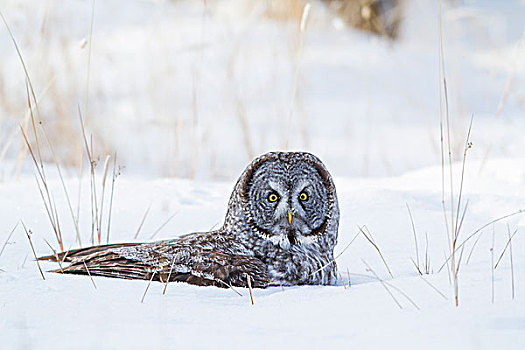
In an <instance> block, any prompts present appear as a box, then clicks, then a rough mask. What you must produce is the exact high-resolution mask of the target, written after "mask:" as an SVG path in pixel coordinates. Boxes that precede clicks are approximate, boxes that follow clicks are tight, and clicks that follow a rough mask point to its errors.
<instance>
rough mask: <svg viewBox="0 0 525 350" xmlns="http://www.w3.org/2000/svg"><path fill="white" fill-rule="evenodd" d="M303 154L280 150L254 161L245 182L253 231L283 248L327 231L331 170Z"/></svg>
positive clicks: (331, 201) (304, 242) (330, 199)
mask: <svg viewBox="0 0 525 350" xmlns="http://www.w3.org/2000/svg"><path fill="white" fill-rule="evenodd" d="M298 155H301V157H299V156H298ZM302 155H304V153H280V154H279V155H278V156H276V157H275V159H266V161H265V162H264V163H262V164H260V165H257V164H256V165H254V169H253V171H252V172H251V174H250V175H251V176H250V177H249V180H248V181H247V183H246V186H245V191H244V198H243V199H244V200H245V203H246V208H247V216H248V222H249V224H250V226H251V227H252V229H253V231H254V232H255V233H256V234H258V235H259V236H260V237H262V238H264V239H267V240H269V241H271V242H273V243H274V244H276V245H278V246H280V247H281V248H283V249H289V248H290V247H292V246H294V245H299V244H309V243H312V242H315V241H316V240H317V239H318V238H319V237H321V236H322V235H323V234H324V233H325V231H326V227H327V224H328V221H329V219H330V213H331V210H332V207H331V203H333V200H332V198H333V195H334V194H333V186H332V183H331V179H330V178H329V177H328V176H329V175H328V172H327V171H326V169H324V166H322V164H320V162H319V163H316V162H314V161H312V160H311V159H309V158H306V159H305V157H304V156H302ZM312 157H313V156H312Z"/></svg>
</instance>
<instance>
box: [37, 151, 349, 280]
mask: <svg viewBox="0 0 525 350" xmlns="http://www.w3.org/2000/svg"><path fill="white" fill-rule="evenodd" d="M338 225H339V207H338V202H337V195H336V191H335V186H334V183H333V180H332V177H331V175H330V173H329V172H328V170H327V169H326V168H325V166H324V165H323V163H322V162H321V161H320V160H319V159H318V158H317V157H315V156H314V155H312V154H310V153H306V152H271V153H267V154H264V155H262V156H260V157H258V158H256V159H255V160H253V161H252V163H251V164H250V165H248V167H247V168H246V169H245V170H244V172H243V173H242V175H241V176H240V178H239V180H238V181H237V183H236V184H235V187H234V189H233V192H232V195H231V197H230V201H229V203H228V211H227V213H226V218H225V221H224V225H223V226H222V227H221V228H220V229H218V230H216V231H211V232H202V233H192V234H187V235H184V236H181V237H178V238H175V239H171V240H165V241H159V242H153V243H128V244H111V245H105V246H96V247H89V248H83V249H77V250H71V251H68V252H64V253H61V254H58V255H54V256H46V257H42V258H40V259H42V260H53V261H57V259H60V260H63V261H66V262H70V264H69V266H67V267H62V268H61V269H59V270H56V271H55V272H63V273H76V274H87V273H88V272H89V273H90V274H91V275H98V276H106V277H117V278H127V279H147V280H149V279H153V280H158V281H163V282H165V281H167V280H169V281H170V282H171V281H183V282H188V283H191V284H196V285H215V286H219V287H227V286H230V285H232V286H246V282H247V276H249V277H250V278H251V281H252V286H254V287H262V288H264V287H267V286H268V285H272V284H276V285H279V284H282V285H301V284H332V283H335V281H336V270H335V269H336V266H335V263H334V262H333V259H334V257H333V250H334V247H335V245H336V243H337V231H338Z"/></svg>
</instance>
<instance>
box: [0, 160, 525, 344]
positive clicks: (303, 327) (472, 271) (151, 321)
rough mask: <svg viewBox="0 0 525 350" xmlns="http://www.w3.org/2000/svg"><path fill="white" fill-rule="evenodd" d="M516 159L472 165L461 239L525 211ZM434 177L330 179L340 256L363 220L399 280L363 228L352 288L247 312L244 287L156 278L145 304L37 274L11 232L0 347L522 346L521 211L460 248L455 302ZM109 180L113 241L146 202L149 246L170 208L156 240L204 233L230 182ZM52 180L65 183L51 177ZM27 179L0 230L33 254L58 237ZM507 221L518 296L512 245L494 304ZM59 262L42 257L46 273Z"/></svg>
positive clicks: (129, 286) (5, 196)
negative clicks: (419, 265) (422, 265)
mask: <svg viewBox="0 0 525 350" xmlns="http://www.w3.org/2000/svg"><path fill="white" fill-rule="evenodd" d="M518 164H520V166H517V165H518ZM523 164H525V162H523V159H522V160H521V162H518V161H509V160H501V161H490V162H488V163H487V164H485V172H484V173H485V175H483V176H479V175H478V173H477V166H479V164H476V163H472V164H470V165H469V166H468V169H469V171H468V172H467V175H466V179H467V180H466V191H465V198H468V199H469V200H470V204H469V210H468V213H467V216H466V219H465V222H464V227H463V231H462V232H463V233H462V234H461V239H460V241H462V239H464V238H466V237H467V236H468V234H470V233H471V232H473V231H475V229H477V228H479V227H481V226H483V225H484V224H486V223H488V222H489V221H491V220H492V219H494V218H497V217H498V216H502V215H505V214H508V213H511V212H513V211H516V210H517V209H520V208H522V209H523V208H525V200H524V198H525V191H524V188H525V166H524V165H523ZM328 166H330V164H328ZM440 173H441V169H440V168H427V169H422V170H420V171H416V172H412V173H407V174H405V175H404V176H401V177H394V178H381V179H359V178H353V179H349V178H336V184H337V190H338V194H339V198H340V206H341V212H342V218H341V228H340V239H339V245H338V247H337V251H338V252H340V251H342V250H343V249H344V247H345V246H346V245H347V244H348V242H350V241H351V239H352V238H353V237H354V235H355V233H356V232H357V228H356V227H357V225H367V227H368V229H369V230H370V232H371V233H372V235H373V237H374V239H375V242H376V243H377V244H378V246H379V247H380V248H381V251H382V253H383V255H384V257H385V259H386V261H387V263H388V265H389V267H390V269H391V270H392V274H393V276H394V277H393V278H392V277H390V276H389V274H388V272H387V270H386V268H385V266H384V265H383V263H382V262H381V260H380V258H379V257H378V255H377V253H376V252H375V250H374V249H373V248H372V246H371V245H370V244H369V243H368V242H367V241H366V240H365V239H364V237H363V236H359V237H358V238H357V239H356V240H355V241H354V243H353V244H352V245H351V246H350V247H349V248H348V249H347V250H346V251H345V252H344V253H343V255H341V257H340V258H339V259H338V266H339V269H340V271H341V273H342V275H343V281H344V282H345V283H347V282H348V275H347V269H348V271H349V272H350V282H351V284H352V286H351V287H350V288H345V287H343V286H342V285H339V286H333V287H287V288H285V289H284V290H281V288H279V287H275V288H268V289H266V290H256V291H255V292H254V299H255V305H254V306H252V305H251V304H250V299H249V293H248V290H246V289H242V288H241V289H239V291H240V292H241V293H242V294H243V297H239V296H238V295H237V294H235V293H234V292H233V291H231V290H228V289H219V288H214V287H194V286H189V285H184V284H172V285H170V286H169V287H168V289H167V293H166V295H162V289H163V285H162V284H160V283H153V284H152V285H151V286H150V288H149V290H148V292H147V294H146V297H145V299H144V303H141V299H142V297H143V294H144V292H145V290H146V286H147V282H145V281H125V280H111V279H106V278H94V282H95V283H96V289H95V288H94V287H93V285H92V283H91V281H90V279H89V278H88V277H80V276H62V275H56V274H52V273H45V277H46V280H45V281H44V280H43V279H42V278H41V276H40V274H39V272H38V268H37V265H36V263H35V262H34V261H33V258H32V253H30V247H29V242H28V240H27V238H26V237H25V234H24V232H23V230H21V229H20V228H18V229H17V230H16V231H15V233H14V234H13V237H12V238H11V239H10V240H9V242H8V244H7V246H6V247H5V250H4V252H3V254H2V256H1V257H0V268H1V269H2V271H1V272H0V283H1V285H2V293H1V296H0V298H1V300H0V301H1V304H0V308H1V314H2V318H1V319H0V330H1V332H0V339H1V344H2V346H3V347H7V348H68V347H75V348H77V347H78V348H94V347H102V348H124V347H126V348H144V347H153V348H177V347H182V346H184V347H187V346H189V345H192V346H195V347H199V348H206V347H211V346H217V344H218V345H219V346H228V347H233V348H244V347H246V346H250V347H254V348H268V347H281V346H283V345H290V346H292V347H299V346H301V347H306V348H314V347H317V346H321V345H331V346H337V347H341V346H343V347H348V346H352V347H357V348H363V347H368V348H370V347H379V346H381V347H383V346H389V347H393V348H397V347H403V348H420V347H425V348H432V349H434V348H435V349H443V348H456V349H467V348H469V349H493V348H495V347H496V348H507V349H521V348H523V346H524V345H525V303H524V302H523V300H525V299H524V298H523V295H522V294H523V290H524V288H525V285H524V281H525V278H524V277H525V246H524V245H525V240H524V239H523V235H522V232H523V230H524V229H525V227H524V226H525V215H522V216H519V215H517V216H514V217H512V218H509V219H508V220H504V221H501V222H498V223H497V224H495V225H490V226H489V227H487V229H485V230H484V231H482V238H481V239H480V240H479V242H478V244H477V246H476V248H475V250H474V252H473V254H472V257H471V259H470V261H469V262H468V264H467V263H466V256H467V253H468V252H470V248H471V246H472V245H471V244H468V245H467V248H466V250H465V253H464V258H463V259H464V260H463V262H462V263H461V270H460V274H459V281H460V307H459V308H456V307H455V306H454V303H453V299H452V288H451V286H450V284H449V280H448V274H447V272H446V269H444V270H443V271H441V272H440V273H437V270H438V268H439V266H440V265H441V264H442V263H443V261H444V252H445V250H446V235H445V228H444V223H443V220H442V211H441V206H440V199H441V194H440ZM117 184H118V186H117V189H116V197H115V200H116V201H115V208H116V211H115V212H114V216H113V224H112V231H111V241H114V242H116V241H132V240H133V236H134V235H135V232H136V230H137V227H138V225H139V223H140V221H141V218H142V215H143V213H144V211H145V210H146V208H147V207H148V206H149V205H150V204H152V209H151V214H150V216H148V218H147V219H146V222H145V224H144V226H143V229H142V230H141V233H140V235H139V240H140V239H142V240H148V239H149V238H150V235H151V234H152V232H154V231H155V230H156V229H157V228H158V226H160V224H161V223H162V222H164V221H165V219H166V218H167V217H169V216H170V215H172V213H173V212H176V213H177V214H176V216H175V217H174V218H173V220H171V221H170V222H169V223H168V224H167V225H166V227H165V228H164V229H162V230H161V231H160V232H159V234H158V236H157V237H156V238H158V239H162V238H168V237H173V236H175V235H178V234H181V233H185V232H191V231H197V230H207V229H209V228H211V227H213V226H214V225H217V224H218V223H219V224H220V222H221V220H222V217H223V215H224V212H225V205H226V203H227V200H228V197H229V192H230V190H231V188H232V184H226V183H206V182H192V181H188V180H138V179H126V178H120V179H119V180H118V182H117ZM52 185H53V187H56V188H58V189H59V187H58V185H59V184H58V182H53V183H52ZM35 186H36V185H35V184H34V180H33V179H31V178H25V179H22V180H21V181H18V182H14V183H4V184H1V185H0V194H1V198H2V201H0V212H1V213H2V214H1V215H2V230H1V237H2V238H4V237H7V235H8V233H9V231H10V230H11V228H12V227H14V226H15V224H16V223H17V222H18V220H19V219H23V220H24V222H25V224H26V225H27V226H28V227H29V228H30V229H32V230H33V231H34V235H33V240H34V244H35V246H36V251H37V253H38V254H47V253H49V252H50V250H49V248H48V247H47V245H46V244H45V242H44V239H47V240H48V241H49V242H54V241H53V235H52V233H51V230H50V229H49V227H48V226H49V223H48V222H47V218H46V217H45V213H44V212H43V210H42V205H41V203H40V198H39V196H38V194H37V191H36V188H35ZM68 186H70V187H73V188H75V186H76V182H75V181H69V182H68ZM85 190H86V191H87V189H85ZM58 193H59V191H58ZM59 197H60V196H59ZM405 203H408V204H409V206H410V207H411V209H412V214H413V216H414V220H415V225H416V230H417V238H418V246H419V255H420V256H419V259H420V260H423V259H424V255H425V243H424V241H425V232H426V233H427V235H428V246H429V249H428V254H429V257H430V262H431V270H432V272H433V273H431V274H430V275H428V276H426V275H425V276H424V277H423V278H424V279H425V280H426V281H428V282H430V283H431V284H432V285H433V286H434V287H435V288H437V289H438V290H439V291H440V292H441V293H443V294H444V295H445V296H446V299H445V298H444V297H442V296H441V295H440V294H439V293H438V292H436V291H435V290H434V289H433V288H432V287H431V286H430V285H428V284H427V283H426V282H425V281H424V280H423V278H422V277H420V276H419V274H418V273H417V272H416V270H415V268H414V266H413V264H412V262H411V260H410V259H414V260H416V256H415V252H414V241H413V234H412V230H411V226H410V219H409V216H408V213H407V209H406V206H405ZM88 204H89V203H88V202H85V203H83V208H84V209H83V210H82V212H81V217H82V218H83V219H84V222H83V223H82V224H81V227H82V228H83V239H84V240H85V241H86V240H88V237H89V232H88V228H89V210H88V209H89V206H88ZM58 206H59V207H60V208H63V209H64V210H63V212H64V217H63V218H62V222H63V226H64V232H68V233H67V234H66V244H65V245H66V247H69V246H75V238H74V234H73V233H72V232H73V231H72V227H71V225H70V224H69V225H68V222H70V221H71V220H70V218H68V216H67V215H66V214H67V211H66V204H65V202H64V201H63V200H62V201H58ZM68 219H69V220H68ZM506 224H508V225H509V228H510V230H511V232H513V231H514V230H516V229H518V233H517V234H516V236H514V238H513V240H512V249H513V255H512V257H513V273H514V283H515V286H514V292H515V298H514V300H512V287H511V283H512V278H511V266H510V254H509V251H507V253H506V255H505V256H504V257H503V259H502V261H501V262H500V265H499V266H498V268H497V269H496V270H495V271H494V272H495V276H494V303H492V302H491V299H492V282H491V280H492V278H491V273H492V270H491V253H490V248H491V247H492V244H493V243H492V240H493V230H494V255H495V257H494V259H495V260H496V259H497V258H498V257H499V255H500V254H501V252H502V251H503V248H504V246H505V244H506V243H507V241H508V234H507V226H506ZM476 238H477V236H476ZM471 243H473V241H471ZM53 245H55V246H56V244H53ZM363 261H364V262H366V263H367V264H369V265H370V267H371V268H372V269H373V270H374V271H375V272H376V273H377V274H378V275H379V277H380V278H381V279H384V280H385V281H388V283H390V284H391V287H389V289H390V290H391V292H392V293H393V295H394V297H395V299H396V300H397V301H398V302H399V303H400V305H401V307H398V306H397V305H396V301H394V299H392V297H391V296H390V295H389V294H388V292H387V291H386V290H385V289H384V287H383V286H382V283H381V282H379V281H377V280H375V279H374V278H372V277H370V276H372V273H371V272H370V271H367V268H366V267H365V265H364V262H363ZM53 267H54V265H53V264H50V263H46V264H44V265H43V268H44V270H49V269H51V268H53ZM397 288H398V289H399V290H400V291H401V292H400V291H398V290H396V289H397ZM402 293H405V294H406V295H407V296H408V297H409V298H410V299H411V300H412V302H413V303H415V305H417V308H416V306H415V305H413V304H412V302H410V301H409V300H408V299H407V298H405V297H404V296H403V295H402ZM247 344H248V345H247ZM150 345H151V346H150Z"/></svg>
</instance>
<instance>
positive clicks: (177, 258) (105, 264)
mask: <svg viewBox="0 0 525 350" xmlns="http://www.w3.org/2000/svg"><path fill="white" fill-rule="evenodd" d="M39 260H51V261H57V262H68V263H70V264H69V265H68V266H61V267H60V269H58V270H55V271H52V272H58V273H72V274H90V275H93V276H105V277H114V278H125V279H144V280H154V281H161V282H166V281H168V280H169V281H170V282H173V281H177V282H187V283H190V284H195V285H201V286H209V285H214V286H218V287H229V286H230V285H232V286H238V287H245V286H246V285H247V276H249V277H250V279H251V284H252V286H253V287H256V288H265V287H266V286H267V285H268V282H269V274H268V269H267V267H266V265H265V264H264V263H263V262H262V261H261V260H259V259H257V258H254V257H251V256H247V255H239V254H226V253H222V252H218V251H215V250H213V249H205V248H201V247H195V246H193V245H190V244H184V243H183V242H180V241H161V242H156V243H142V244H135V243H129V244H111V245H105V246H96V247H89V248H82V249H76V250H71V251H67V252H64V253H60V254H56V255H50V256H45V257H41V258H39ZM61 265H62V264H61Z"/></svg>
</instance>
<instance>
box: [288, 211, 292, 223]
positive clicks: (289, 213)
mask: <svg viewBox="0 0 525 350" xmlns="http://www.w3.org/2000/svg"><path fill="white" fill-rule="evenodd" d="M288 223H289V224H290V225H291V224H292V212H291V211H288Z"/></svg>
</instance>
